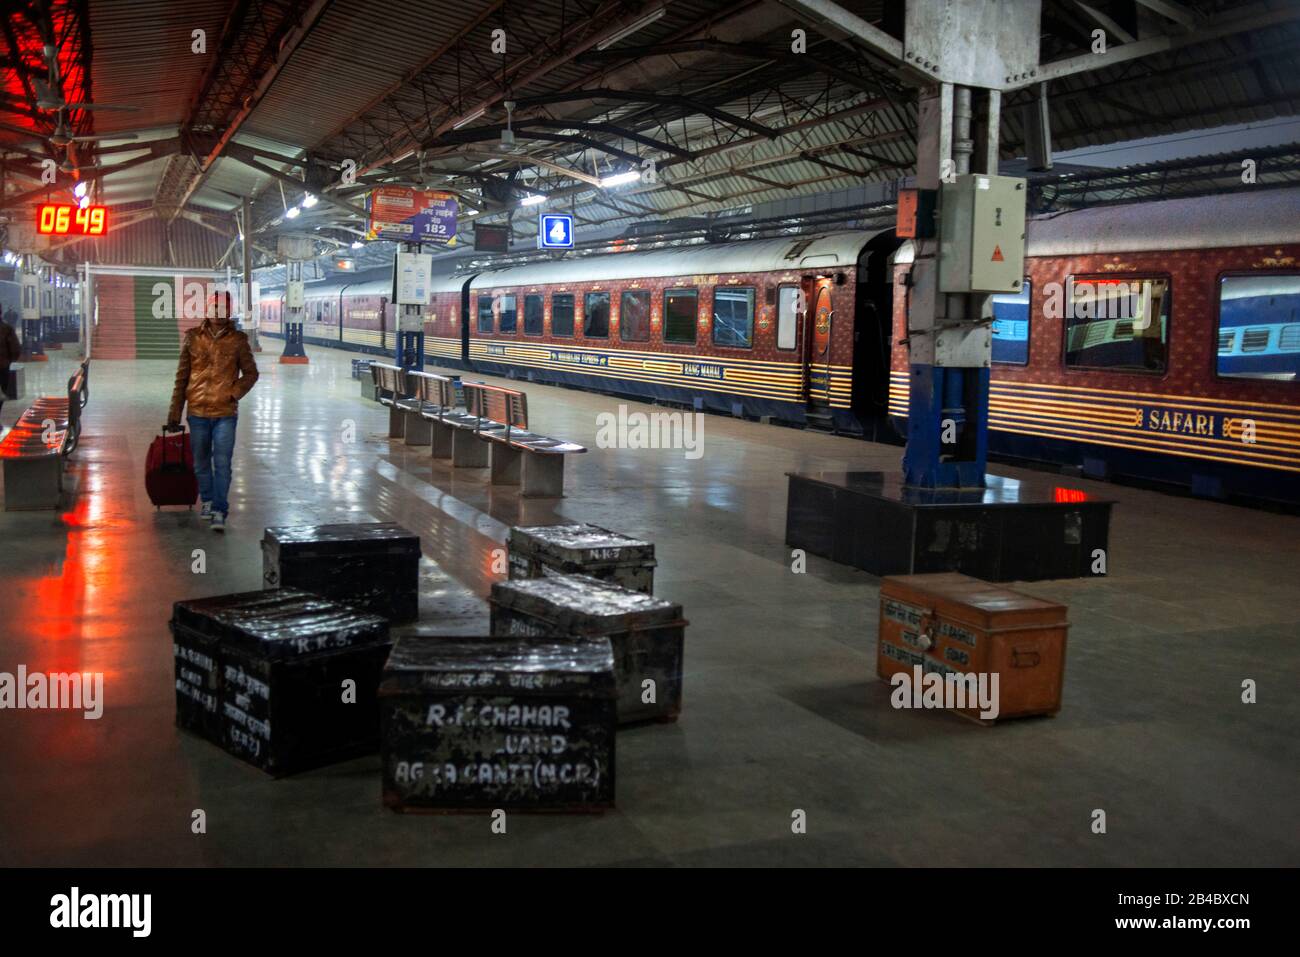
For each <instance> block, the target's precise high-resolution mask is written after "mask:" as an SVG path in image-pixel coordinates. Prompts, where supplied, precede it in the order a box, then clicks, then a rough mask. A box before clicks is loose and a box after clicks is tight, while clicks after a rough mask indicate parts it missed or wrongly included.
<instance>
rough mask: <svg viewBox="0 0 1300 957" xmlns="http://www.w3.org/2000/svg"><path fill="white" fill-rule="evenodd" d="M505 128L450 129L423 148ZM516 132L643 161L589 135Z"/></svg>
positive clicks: (488, 136)
mask: <svg viewBox="0 0 1300 957" xmlns="http://www.w3.org/2000/svg"><path fill="white" fill-rule="evenodd" d="M563 125H564V126H565V128H568V127H573V128H575V129H576V128H577V124H572V123H567V124H563ZM503 129H505V127H504V126H500V125H494V126H474V127H467V128H465V129H461V130H448V131H447V132H446V133H442V134H440V135H439V136H436V137H434V138H433V139H430V140H428V141H426V142H425V143H424V144H423V146H422V147H421V148H422V149H436V148H438V147H440V146H458V145H460V144H462V143H482V142H484V141H485V140H493V139H496V138H497V137H499V136H500V135H501V131H502V130H503ZM515 134H516V135H517V136H521V137H524V138H526V139H534V140H549V141H550V142H553V143H576V144H577V145H579V146H584V147H586V148H587V149H592V150H598V151H600V152H602V153H608V154H609V155H610V156H617V157H619V158H620V159H625V160H627V161H628V162H631V163H639V162H641V157H639V156H637V155H636V154H635V153H628V152H627V151H625V150H621V149H619V148H618V147H616V146H610V145H609V144H607V143H601V142H600V141H599V140H593V139H591V138H590V137H587V136H574V135H571V134H568V133H546V132H543V131H542V130H536V129H530V128H527V127H525V128H524V129H516V130H515Z"/></svg>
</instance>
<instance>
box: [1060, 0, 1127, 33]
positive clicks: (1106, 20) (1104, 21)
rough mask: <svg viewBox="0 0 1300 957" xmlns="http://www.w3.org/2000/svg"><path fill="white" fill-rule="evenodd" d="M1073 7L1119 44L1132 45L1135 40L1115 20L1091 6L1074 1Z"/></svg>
mask: <svg viewBox="0 0 1300 957" xmlns="http://www.w3.org/2000/svg"><path fill="white" fill-rule="evenodd" d="M1074 5H1075V6H1076V7H1078V8H1079V9H1080V10H1082V11H1083V12H1084V13H1085V14H1087V15H1088V19H1090V20H1091V21H1092V22H1093V23H1095V24H1097V26H1099V27H1101V28H1102V29H1103V30H1105V31H1106V33H1107V34H1109V35H1110V36H1112V37H1115V38H1116V39H1118V40H1119V41H1120V42H1121V43H1132V42H1133V41H1135V40H1136V39H1137V37H1135V36H1134V35H1133V34H1131V33H1129V32H1128V31H1127V30H1125V29H1124V28H1123V27H1122V26H1120V25H1119V23H1117V22H1116V20H1115V18H1114V17H1112V16H1110V15H1109V14H1107V13H1106V12H1104V11H1102V10H1098V9H1097V8H1096V7H1094V6H1092V5H1091V4H1087V3H1084V2H1083V0H1074Z"/></svg>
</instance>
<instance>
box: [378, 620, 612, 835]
mask: <svg viewBox="0 0 1300 957" xmlns="http://www.w3.org/2000/svg"><path fill="white" fill-rule="evenodd" d="M614 695H615V687H614V659H613V652H612V650H611V648H610V644H609V642H608V641H607V640H605V639H583V640H580V641H576V642H562V643H555V642H550V643H548V642H537V641H525V640H520V639H511V638H425V637H421V638H401V639H399V640H398V641H397V643H396V645H395V646H394V647H393V652H392V654H391V655H390V656H389V659H388V664H387V666H386V667H385V668H384V677H383V683H382V684H381V685H380V689H379V699H380V706H381V712H382V716H383V765H384V770H383V774H384V784H383V788H384V803H385V804H386V805H387V806H389V807H391V808H393V809H394V810H399V811H466V810H488V811H490V810H494V809H496V808H503V809H519V810H536V811H600V810H603V809H604V808H607V807H613V805H614V731H615V707H616V706H615V701H614Z"/></svg>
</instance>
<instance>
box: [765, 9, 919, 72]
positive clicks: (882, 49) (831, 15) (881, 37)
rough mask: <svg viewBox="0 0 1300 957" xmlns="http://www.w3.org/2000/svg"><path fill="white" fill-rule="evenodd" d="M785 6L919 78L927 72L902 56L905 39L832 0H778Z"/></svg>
mask: <svg viewBox="0 0 1300 957" xmlns="http://www.w3.org/2000/svg"><path fill="white" fill-rule="evenodd" d="M777 2H778V3H780V4H781V6H783V7H789V8H790V9H791V10H794V11H795V12H797V13H801V14H803V15H804V16H807V17H809V18H810V19H811V20H812V21H813V22H814V23H816V24H817V25H818V26H819V27H820V28H821V29H822V31H823V32H826V33H829V34H830V35H832V36H848V37H850V38H851V39H853V40H854V41H856V42H858V43H860V44H862V45H863V46H865V47H866V48H867V49H868V50H870V51H871V52H872V53H874V54H875V55H876V56H878V57H880V58H881V59H883V60H886V61H887V62H888V63H889V64H890V65H891V66H896V67H902V68H903V69H905V70H907V71H909V72H911V73H913V74H914V75H915V76H917V77H924V76H925V74H924V73H923V72H921V71H920V70H916V69H914V68H913V67H912V65H911V64H910V63H908V62H907V61H906V60H905V59H904V58H903V41H902V40H896V39H894V38H893V37H892V36H890V35H889V34H888V33H886V32H885V31H884V30H881V29H880V28H879V27H877V26H875V25H873V24H871V23H869V22H867V21H866V20H864V19H862V18H861V17H860V16H858V15H857V14H856V13H852V12H850V11H848V10H846V9H844V8H843V7H842V6H840V5H839V4H838V3H835V2H833V0H777Z"/></svg>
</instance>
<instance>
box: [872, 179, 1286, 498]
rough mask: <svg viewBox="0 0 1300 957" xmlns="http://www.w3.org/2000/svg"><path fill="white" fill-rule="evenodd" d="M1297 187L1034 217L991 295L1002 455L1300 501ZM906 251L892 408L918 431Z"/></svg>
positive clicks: (994, 403) (994, 410)
mask: <svg viewBox="0 0 1300 957" xmlns="http://www.w3.org/2000/svg"><path fill="white" fill-rule="evenodd" d="M1298 242H1300V190H1294V189H1289V190H1270V189H1265V188H1263V187H1261V188H1260V189H1259V191H1258V192H1243V193H1236V194H1231V195H1225V196H1212V197H1198V198H1185V199H1174V200H1165V201H1161V202H1150V203H1143V204H1134V205H1125V206H1119V207H1102V208H1095V209H1086V210H1079V211H1075V212H1070V213H1065V214H1060V215H1056V216H1054V217H1051V218H1040V219H1035V220H1031V221H1030V223H1029V226H1028V236H1027V258H1026V273H1027V275H1026V281H1025V284H1024V286H1025V288H1024V290H1023V291H1022V292H1020V293H1017V294H1014V295H1008V296H997V297H994V301H993V313H994V323H993V367H992V375H991V382H992V385H991V389H990V399H989V405H990V412H989V430H990V431H989V450H990V452H991V453H992V454H994V455H997V456H1002V457H1010V458H1015V459H1025V460H1032V461H1036V462H1047V463H1054V464H1058V465H1064V466H1069V467H1077V468H1078V469H1079V470H1080V471H1081V472H1082V473H1083V474H1084V475H1087V476H1090V477H1096V478H1135V479H1141V480H1148V481H1153V482H1161V483H1171V484H1175V485H1179V486H1183V487H1188V488H1190V489H1192V490H1193V491H1194V492H1197V493H1199V494H1205V495H1210V496H1216V497H1218V496H1226V495H1241V496H1247V497H1253V498H1262V499H1269V500H1275V501H1282V502H1289V503H1295V502H1296V501H1297V500H1300V381H1298V373H1300V244H1298ZM911 255H912V248H911V245H910V244H906V245H904V246H903V247H901V248H900V249H899V251H898V253H897V254H896V256H895V287H894V288H895V296H894V305H895V310H894V312H895V314H894V336H895V345H894V348H893V356H892V368H891V375H890V409H891V412H892V413H893V415H894V417H895V424H896V425H897V427H898V428H899V429H900V431H902V430H904V429H905V418H906V414H907V401H908V387H907V382H908V356H907V350H906V348H905V347H904V346H902V345H900V344H899V340H901V339H902V338H904V335H905V334H904V330H905V329H906V305H907V273H908V270H909V269H910V263H911Z"/></svg>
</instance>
